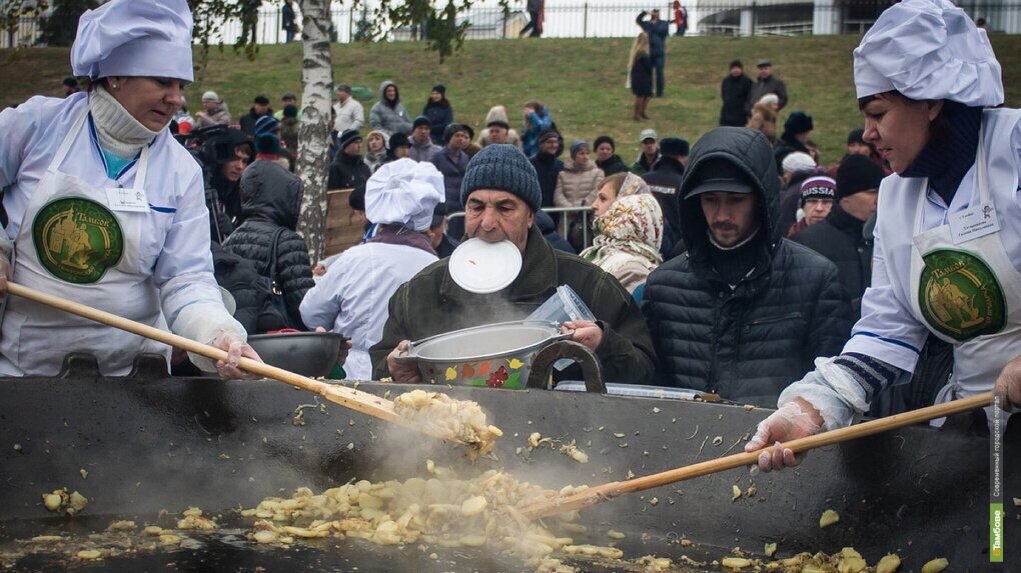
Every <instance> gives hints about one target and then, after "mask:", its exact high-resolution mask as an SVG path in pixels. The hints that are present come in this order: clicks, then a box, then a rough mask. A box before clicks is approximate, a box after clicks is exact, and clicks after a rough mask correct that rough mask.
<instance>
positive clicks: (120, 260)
mask: <svg viewBox="0 0 1021 573" xmlns="http://www.w3.org/2000/svg"><path fill="white" fill-rule="evenodd" d="M88 116H89V114H88V109H87V108H86V110H85V111H83V112H82V113H81V115H80V116H79V117H78V119H77V120H76V121H75V123H74V127H72V129H71V130H70V132H68V134H67V136H66V137H65V138H64V141H63V142H62V143H61V145H60V147H59V148H58V150H57V152H56V153H55V154H54V156H53V160H52V161H51V162H50V165H49V167H48V168H47V170H46V173H45V174H44V175H43V177H42V178H41V179H40V181H39V183H38V185H37V187H36V189H35V192H34V193H33V194H32V196H31V200H30V201H29V204H28V207H27V209H26V211H25V214H24V217H23V218H22V221H21V226H20V229H19V231H18V235H17V237H16V239H15V261H16V265H15V268H14V276H13V278H14V281H15V282H17V283H20V284H22V285H24V286H27V287H29V288H33V289H38V290H41V291H44V292H47V293H49V294H53V295H55V296H59V297H63V298H67V299H68V300H73V301H75V302H80V303H83V304H86V305H89V306H93V307H96V308H99V309H101V310H105V311H108V312H112V313H114V314H117V315H120V316H123V317H125V318H128V319H130V320H135V321H138V322H142V323H143V324H147V325H150V326H154V327H157V328H161V329H166V322H165V321H164V320H163V316H162V313H161V310H160V300H159V296H158V291H157V289H156V288H154V286H153V285H152V284H151V281H150V280H149V273H148V272H146V271H147V269H145V268H143V266H144V265H146V264H148V265H150V267H151V265H152V261H142V260H140V254H139V245H140V241H141V235H142V227H143V224H144V223H145V221H146V219H147V215H148V212H149V203H148V201H147V200H146V194H145V178H146V171H147V168H148V157H149V146H143V147H142V150H141V153H140V156H139V158H138V160H137V164H136V166H135V169H134V175H133V176H131V175H129V174H125V173H124V172H122V174H121V181H114V180H109V181H108V184H107V185H106V186H105V187H104V188H97V187H93V186H91V185H89V184H88V183H86V182H85V181H83V180H82V179H81V178H80V177H78V176H76V175H71V174H69V173H65V172H63V171H61V169H60V167H61V164H62V163H63V161H64V158H65V157H66V156H67V153H68V150H69V149H70V148H71V146H72V143H74V142H75V140H76V139H78V141H79V143H82V140H85V141H88V138H87V137H84V136H83V137H82V138H80V139H79V138H78V135H79V133H81V132H82V130H83V129H84V127H85V125H86V120H87V118H88ZM124 171H130V169H125V170H124ZM122 181H123V182H126V183H128V186H124V185H123V184H122ZM75 351H83V352H89V353H91V354H93V355H95V356H96V358H97V359H98V360H99V364H100V367H101V371H102V372H103V373H104V374H106V375H118V374H125V373H127V372H128V371H129V370H130V368H131V363H132V361H133V360H134V358H135V356H136V355H137V354H139V353H142V352H155V353H159V354H163V355H164V356H166V357H167V358H169V357H170V348H169V347H167V346H166V345H163V344H160V343H157V342H154V341H150V340H148V339H145V338H142V337H139V336H136V335H134V334H130V333H127V332H124V331H122V330H118V329H114V328H110V327H108V326H103V325H100V324H99V323H96V322H93V321H90V320H87V319H84V318H81V317H77V316H73V315H70V314H68V313H66V312H63V311H59V310H55V309H52V308H50V307H47V306H45V305H41V304H38V303H35V302H32V301H29V300H27V299H22V298H19V297H11V299H10V300H9V301H8V303H7V311H6V314H5V315H4V318H3V325H2V335H0V375H3V376H21V375H24V374H25V373H32V374H40V375H52V374H56V373H57V372H58V371H59V369H60V366H61V362H62V360H63V357H64V356H65V355H66V354H67V353H69V352H75Z"/></svg>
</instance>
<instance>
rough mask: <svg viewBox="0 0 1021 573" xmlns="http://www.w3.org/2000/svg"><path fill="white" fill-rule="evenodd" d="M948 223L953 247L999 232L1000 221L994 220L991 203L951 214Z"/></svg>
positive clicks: (994, 212)
mask: <svg viewBox="0 0 1021 573" xmlns="http://www.w3.org/2000/svg"><path fill="white" fill-rule="evenodd" d="M949 223H950V236H951V238H952V239H953V241H954V244H955V245H960V244H961V243H964V242H967V241H970V240H972V239H977V238H979V237H984V236H986V235H989V234H992V233H995V232H997V231H999V230H1000V220H999V219H997V218H996V209H995V208H994V207H993V203H992V202H991V201H987V202H985V203H982V204H981V205H978V206H976V207H972V208H970V209H965V210H964V211H961V212H958V213H951V214H950V217H949Z"/></svg>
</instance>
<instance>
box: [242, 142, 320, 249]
mask: <svg viewBox="0 0 1021 573" xmlns="http://www.w3.org/2000/svg"><path fill="white" fill-rule="evenodd" d="M303 189H304V185H303V184H302V182H301V179H299V178H298V177H297V176H296V175H294V174H293V173H291V172H290V171H288V170H287V169H284V168H283V167H281V166H280V165H277V164H276V163H274V162H272V161H269V160H267V159H259V160H257V161H255V162H254V163H252V164H251V165H249V166H248V167H246V168H245V173H244V175H242V177H241V213H242V214H243V215H244V217H245V219H246V220H248V219H253V220H259V219H261V220H263V221H270V222H272V223H275V224H277V225H280V226H281V227H286V228H288V229H290V230H292V231H294V230H296V229H297V227H298V214H299V213H300V212H301V194H302V191H303Z"/></svg>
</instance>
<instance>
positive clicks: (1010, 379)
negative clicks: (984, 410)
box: [993, 356, 1021, 412]
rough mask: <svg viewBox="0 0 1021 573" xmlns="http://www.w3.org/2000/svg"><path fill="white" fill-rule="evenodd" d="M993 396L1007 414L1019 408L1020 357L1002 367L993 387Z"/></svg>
mask: <svg viewBox="0 0 1021 573" xmlns="http://www.w3.org/2000/svg"><path fill="white" fill-rule="evenodd" d="M993 396H995V397H997V398H999V399H1000V408H1003V409H1004V410H1006V411H1008V412H1009V411H1010V410H1011V408H1021V356H1018V357H1017V358H1015V359H1013V360H1011V361H1010V362H1008V363H1007V365H1006V366H1004V367H1003V371H1001V372H1000V376H999V377H998V378H997V379H996V384H995V385H994V386H993Z"/></svg>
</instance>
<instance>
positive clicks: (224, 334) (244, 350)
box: [210, 330, 262, 380]
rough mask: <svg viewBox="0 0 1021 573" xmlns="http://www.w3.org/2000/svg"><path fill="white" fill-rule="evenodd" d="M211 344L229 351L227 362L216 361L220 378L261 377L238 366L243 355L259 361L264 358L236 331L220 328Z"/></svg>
mask: <svg viewBox="0 0 1021 573" xmlns="http://www.w3.org/2000/svg"><path fill="white" fill-rule="evenodd" d="M210 344H211V345H212V346H215V347H217V348H219V349H220V350H226V351H227V362H224V361H222V360H218V361H217V362H216V372H217V373H218V374H219V375H220V378H223V379H224V380H236V379H244V380H255V379H257V378H259V376H258V375H256V374H252V373H251V372H245V371H243V370H241V369H240V368H238V361H239V360H240V359H241V357H242V356H244V357H245V358H251V359H252V360H256V361H258V362H262V358H259V355H258V354H257V353H256V352H255V349H253V348H252V347H251V346H249V345H248V343H247V342H245V341H244V340H243V339H242V338H241V337H240V336H238V334H237V333H236V332H234V331H231V330H220V331H219V332H218V333H217V335H216V337H215V338H213V340H212V342H210Z"/></svg>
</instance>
